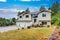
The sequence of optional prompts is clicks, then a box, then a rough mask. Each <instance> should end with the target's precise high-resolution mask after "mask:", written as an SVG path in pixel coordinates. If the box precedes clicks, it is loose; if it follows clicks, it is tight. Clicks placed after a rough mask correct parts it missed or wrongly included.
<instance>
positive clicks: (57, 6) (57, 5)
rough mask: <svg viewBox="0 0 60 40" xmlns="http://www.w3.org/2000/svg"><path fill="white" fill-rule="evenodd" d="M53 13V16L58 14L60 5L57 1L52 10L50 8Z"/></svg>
mask: <svg viewBox="0 0 60 40" xmlns="http://www.w3.org/2000/svg"><path fill="white" fill-rule="evenodd" d="M49 9H51V10H52V11H53V13H52V15H54V14H55V13H57V12H58V10H59V3H58V2H57V1H56V2H55V3H54V4H53V6H52V7H51V8H49Z"/></svg>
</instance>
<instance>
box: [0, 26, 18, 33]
mask: <svg viewBox="0 0 60 40" xmlns="http://www.w3.org/2000/svg"><path fill="white" fill-rule="evenodd" d="M16 29H18V27H17V26H6V27H0V32H7V31H10V30H16Z"/></svg>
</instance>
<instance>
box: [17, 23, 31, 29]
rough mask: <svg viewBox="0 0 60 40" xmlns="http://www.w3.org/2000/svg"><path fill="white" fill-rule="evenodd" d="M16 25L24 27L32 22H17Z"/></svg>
mask: <svg viewBox="0 0 60 40" xmlns="http://www.w3.org/2000/svg"><path fill="white" fill-rule="evenodd" d="M16 25H17V26H18V27H21V28H22V27H27V26H31V25H32V22H16Z"/></svg>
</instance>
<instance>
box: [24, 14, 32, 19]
mask: <svg viewBox="0 0 60 40" xmlns="http://www.w3.org/2000/svg"><path fill="white" fill-rule="evenodd" d="M26 15H29V18H26ZM23 20H32V19H31V14H25V15H24V17H23Z"/></svg>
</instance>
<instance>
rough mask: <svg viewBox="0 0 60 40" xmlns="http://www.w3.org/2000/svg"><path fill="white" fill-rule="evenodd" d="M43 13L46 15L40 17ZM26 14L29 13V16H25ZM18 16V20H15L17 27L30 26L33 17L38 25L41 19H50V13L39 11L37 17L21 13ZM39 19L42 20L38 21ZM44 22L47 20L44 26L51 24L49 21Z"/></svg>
mask: <svg viewBox="0 0 60 40" xmlns="http://www.w3.org/2000/svg"><path fill="white" fill-rule="evenodd" d="M43 13H44V14H46V17H42V14H43ZM26 15H29V17H28V18H26ZM20 16H22V18H20ZM18 18H19V19H18V20H19V22H18V21H17V22H16V25H17V26H18V27H27V26H31V25H32V24H33V23H34V19H37V22H35V23H36V24H39V25H40V24H41V23H42V21H43V20H51V13H50V12H42V13H39V14H38V17H37V18H33V17H32V16H31V14H24V15H23V14H22V15H19V16H18ZM40 20H42V21H40ZM46 22H47V24H46V25H45V26H47V25H51V22H50V21H46Z"/></svg>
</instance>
